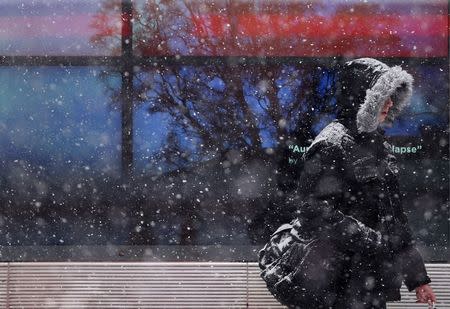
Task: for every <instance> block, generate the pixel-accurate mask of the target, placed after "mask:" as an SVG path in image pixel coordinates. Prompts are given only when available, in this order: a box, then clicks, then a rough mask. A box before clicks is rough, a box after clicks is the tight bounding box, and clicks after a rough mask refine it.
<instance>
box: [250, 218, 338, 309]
mask: <svg viewBox="0 0 450 309" xmlns="http://www.w3.org/2000/svg"><path fill="white" fill-rule="evenodd" d="M298 227H301V224H300V222H299V220H298V219H294V220H293V221H292V222H291V223H290V224H283V225H281V226H280V227H279V228H278V229H277V230H276V231H275V232H274V233H273V234H272V235H271V237H270V241H269V242H268V243H267V244H266V245H265V246H264V248H263V249H262V250H260V251H259V255H258V262H259V267H260V268H261V270H262V271H261V273H260V275H261V277H262V278H263V280H264V281H265V282H266V284H267V288H268V290H269V291H270V292H271V294H272V295H273V296H274V297H275V298H276V299H277V300H278V301H279V302H280V303H281V304H283V305H285V306H289V307H295V308H329V307H330V306H332V305H333V303H334V301H335V299H336V297H337V285H338V284H339V283H338V281H339V280H340V277H342V275H341V273H342V271H343V270H342V268H343V267H344V260H345V255H344V254H343V253H340V252H339V250H337V249H336V247H335V245H334V243H333V241H332V240H331V239H330V238H328V237H322V236H321V237H313V236H312V235H311V234H308V233H303V232H300V234H299V230H301V229H300V228H298Z"/></svg>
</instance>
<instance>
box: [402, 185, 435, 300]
mask: <svg viewBox="0 0 450 309" xmlns="http://www.w3.org/2000/svg"><path fill="white" fill-rule="evenodd" d="M396 193H397V195H398V196H399V197H400V196H401V194H400V192H399V191H397V192H396ZM396 205H397V207H396V209H395V217H396V218H398V222H396V224H397V226H398V227H400V228H401V230H402V233H401V234H402V235H403V236H402V238H404V239H405V240H407V242H406V245H405V246H404V247H403V248H402V249H401V251H400V259H401V265H402V276H403V282H404V283H405V285H406V287H407V288H408V291H410V292H411V291H413V290H414V289H415V288H417V287H419V286H421V285H424V284H428V283H430V282H431V279H430V277H429V276H428V274H427V270H426V268H425V264H424V262H423V259H422V256H421V255H420V252H419V251H418V250H417V247H416V245H415V241H414V237H413V234H412V231H411V229H410V227H409V222H408V217H407V216H406V214H405V211H404V209H403V206H402V203H401V200H400V201H399V202H398V203H396Z"/></svg>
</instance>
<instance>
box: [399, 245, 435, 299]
mask: <svg viewBox="0 0 450 309" xmlns="http://www.w3.org/2000/svg"><path fill="white" fill-rule="evenodd" d="M401 261H402V275H403V282H404V283H405V285H406V287H407V288H408V291H410V292H411V291H413V290H414V289H415V288H417V287H419V286H421V285H424V284H428V283H430V282H431V279H430V277H429V276H428V274H427V270H426V268H425V264H424V263H423V260H422V256H421V255H420V253H419V251H418V250H417V248H416V247H415V246H414V245H410V246H408V247H406V248H405V249H404V250H403V251H402V252H401Z"/></svg>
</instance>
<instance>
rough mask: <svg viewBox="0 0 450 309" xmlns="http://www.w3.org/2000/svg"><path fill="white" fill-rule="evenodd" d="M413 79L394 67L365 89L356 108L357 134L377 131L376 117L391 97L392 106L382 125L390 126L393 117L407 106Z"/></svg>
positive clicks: (398, 67) (399, 68) (397, 67)
mask: <svg viewBox="0 0 450 309" xmlns="http://www.w3.org/2000/svg"><path fill="white" fill-rule="evenodd" d="M413 81H414V79H413V77H412V76H411V74H409V73H407V72H406V71H404V70H402V68H401V67H400V66H394V67H391V68H389V70H388V71H386V72H384V73H383V74H382V75H381V76H380V77H379V78H378V79H377V81H376V82H375V84H374V85H373V86H372V87H371V88H369V89H367V91H366V97H365V99H364V103H363V104H362V105H360V107H359V108H358V113H357V114H356V126H357V128H358V132H372V131H374V130H376V129H377V127H378V125H379V122H378V115H379V113H380V111H381V108H382V107H383V104H384V102H385V101H386V100H387V99H388V98H389V97H390V96H392V95H394V96H393V99H392V101H393V103H394V104H393V106H392V107H391V108H390V109H389V112H388V114H387V115H386V118H385V120H384V122H383V123H386V124H387V125H391V124H392V122H393V121H394V119H395V117H397V115H398V114H400V112H401V111H402V110H403V109H404V108H405V107H406V106H407V105H408V104H409V101H410V99H411V95H412V84H413Z"/></svg>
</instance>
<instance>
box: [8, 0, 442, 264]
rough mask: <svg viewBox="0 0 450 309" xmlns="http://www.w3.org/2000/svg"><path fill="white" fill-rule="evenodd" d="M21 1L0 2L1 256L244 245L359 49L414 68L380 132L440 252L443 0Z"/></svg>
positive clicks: (248, 247) (150, 253)
mask: <svg viewBox="0 0 450 309" xmlns="http://www.w3.org/2000/svg"><path fill="white" fill-rule="evenodd" d="M22 2H23V1H14V0H9V1H6V2H4V3H2V4H0V12H1V13H0V23H5V24H7V23H8V24H12V26H10V27H1V30H0V65H1V66H0V98H1V99H2V100H1V102H2V103H0V110H1V113H0V132H1V133H2V134H0V143H1V145H0V146H1V148H2V149H3V151H2V152H0V159H1V161H0V162H1V167H2V171H3V172H2V173H1V178H0V179H1V183H0V203H1V205H2V206H1V212H0V215H1V216H0V230H1V231H2V233H1V236H0V245H1V246H4V247H5V248H7V250H6V251H4V253H3V255H2V259H3V260H14V259H18V260H23V259H25V260H34V259H36V257H37V256H39V259H41V260H46V259H47V260H48V259H52V260H55V259H59V260H62V259H68V258H70V259H71V260H76V259H80V260H82V259H85V258H89V257H92V256H97V257H98V258H99V259H110V260H111V259H129V260H132V259H141V258H151V257H152V258H157V259H159V260H216V261H225V260H227V261H228V260H250V261H254V260H256V252H257V250H259V249H260V247H261V245H263V244H264V243H265V242H266V241H267V238H268V235H270V233H272V232H273V231H274V229H276V227H277V226H278V225H279V224H281V223H284V222H286V220H288V218H290V216H291V215H292V213H291V210H290V209H287V208H286V207H284V205H285V198H286V196H288V195H289V193H291V192H292V190H295V188H296V186H297V185H298V183H297V181H298V176H299V173H300V171H301V169H302V166H301V164H300V157H301V155H302V153H303V152H304V151H305V149H306V147H308V146H309V144H310V143H311V141H312V139H313V138H314V137H315V136H316V135H317V133H318V132H319V131H320V130H321V129H322V128H323V127H324V126H325V125H327V124H328V123H329V122H330V121H331V120H332V119H334V116H335V113H336V100H335V94H336V88H337V81H338V77H337V75H336V69H337V68H338V67H339V65H341V64H342V63H343V62H344V61H346V60H347V59H352V58H358V57H363V56H370V57H375V58H377V59H380V60H382V61H384V62H386V63H387V64H389V65H401V66H402V67H403V68H404V69H405V70H406V71H408V72H409V73H411V74H412V75H413V77H414V93H413V97H412V101H411V102H412V103H411V105H410V106H409V108H408V109H406V110H405V111H404V112H403V113H402V115H401V116H400V117H399V118H398V119H397V120H396V122H395V123H394V126H393V127H392V128H390V129H389V130H387V131H386V135H387V137H388V139H389V142H390V143H391V144H392V145H393V146H394V147H396V148H395V149H394V150H395V151H396V152H397V158H398V161H399V163H400V167H401V170H400V184H401V189H402V192H403V193H404V194H405V196H404V208H405V210H406V212H407V215H408V218H409V220H410V224H411V227H412V230H413V232H414V234H415V237H416V238H417V240H418V245H419V246H420V248H421V250H422V252H424V257H425V259H426V260H428V261H438V260H439V261H443V260H448V256H449V255H448V245H449V230H450V225H449V223H450V221H449V203H448V201H449V199H448V198H449V192H448V177H449V165H448V141H449V136H448V133H449V132H448V124H449V119H448V117H449V114H448V102H449V88H448V84H449V82H448V80H449V58H448V43H449V42H448V32H447V31H448V18H447V17H448V4H447V2H446V1H429V2H424V1H411V2H409V3H405V2H403V1H367V2H360V1H334V2H333V3H332V4H329V3H326V2H320V1H314V2H313V3H311V2H307V1H289V2H275V1H231V2H230V1H214V2H213V1H144V0H139V1H132V2H131V1H128V0H124V1H100V2H99V1H90V0H89V1H88V0H83V1H81V0H80V1H76V2H73V1H33V2H32V3H31V2H30V4H28V3H27V4H23V3H22ZM27 29H28V30H27ZM99 56H101V57H99ZM402 147H416V149H417V151H416V152H414V153H411V152H408V153H403V152H402V151H401V149H402ZM49 248H50V249H49ZM18 252H29V253H28V254H23V255H22V254H18ZM63 252H66V253H67V252H71V254H72V255H70V254H66V253H64V254H63Z"/></svg>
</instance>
